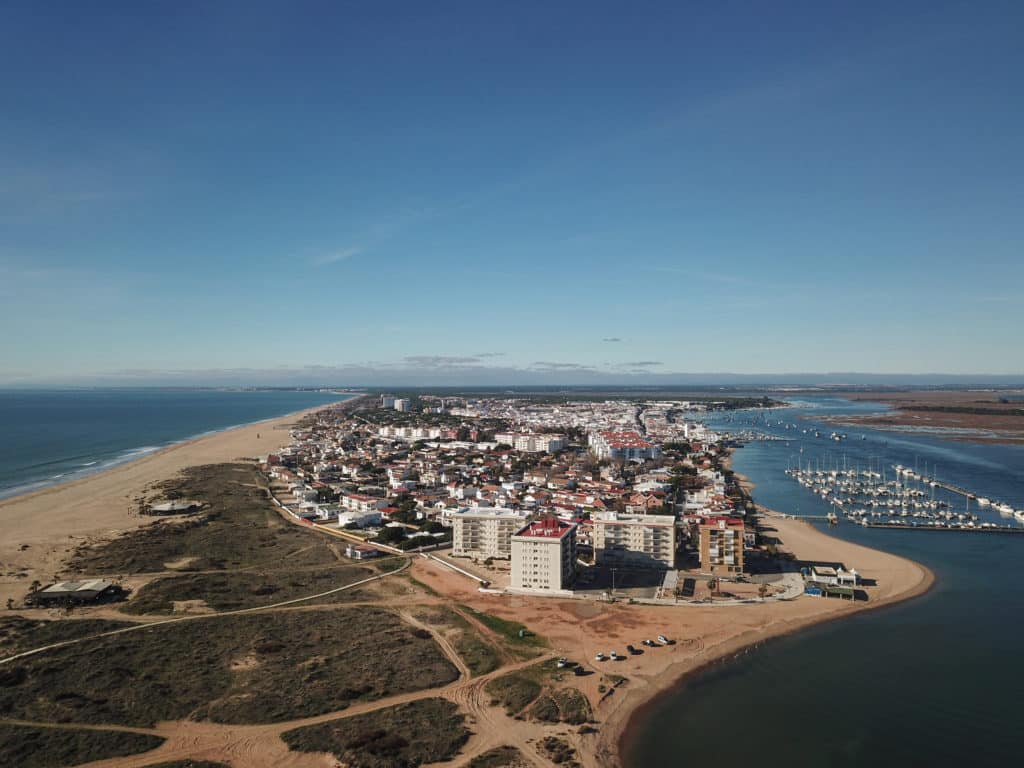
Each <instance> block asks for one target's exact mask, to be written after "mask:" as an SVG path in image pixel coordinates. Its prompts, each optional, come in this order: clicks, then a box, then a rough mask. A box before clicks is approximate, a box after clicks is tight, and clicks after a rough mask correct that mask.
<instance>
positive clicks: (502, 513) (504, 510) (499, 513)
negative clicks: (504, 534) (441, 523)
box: [449, 507, 528, 520]
mask: <svg viewBox="0 0 1024 768" xmlns="http://www.w3.org/2000/svg"><path fill="white" fill-rule="evenodd" d="M449 514H452V515H461V516H462V517H471V516H474V515H477V516H480V517H518V518H522V519H524V520H525V519H526V517H527V516H528V515H527V513H526V512H522V511H520V510H518V509H509V508H508V507H460V508H459V509H453V510H451V512H450V513H449Z"/></svg>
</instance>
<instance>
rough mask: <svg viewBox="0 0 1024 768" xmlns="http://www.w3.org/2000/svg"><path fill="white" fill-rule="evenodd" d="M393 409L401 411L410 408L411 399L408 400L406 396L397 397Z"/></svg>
mask: <svg viewBox="0 0 1024 768" xmlns="http://www.w3.org/2000/svg"><path fill="white" fill-rule="evenodd" d="M395 410H396V411H402V412H405V411H410V410H412V400H409V399H408V398H405V397H399V398H397V399H396V400H395Z"/></svg>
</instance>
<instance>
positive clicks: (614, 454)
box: [588, 430, 661, 461]
mask: <svg viewBox="0 0 1024 768" xmlns="http://www.w3.org/2000/svg"><path fill="white" fill-rule="evenodd" d="M588 440H589V443H590V450H592V451H593V452H594V455H595V456H597V458H599V459H613V460H616V461H645V460H647V459H656V458H658V457H659V456H660V455H661V451H660V450H659V449H658V446H656V445H654V444H653V443H651V442H648V441H647V440H645V439H644V438H643V437H642V436H641V435H640V433H639V432H636V431H635V430H625V431H621V432H612V431H607V430H603V431H600V432H591V433H590V436H589V438H588Z"/></svg>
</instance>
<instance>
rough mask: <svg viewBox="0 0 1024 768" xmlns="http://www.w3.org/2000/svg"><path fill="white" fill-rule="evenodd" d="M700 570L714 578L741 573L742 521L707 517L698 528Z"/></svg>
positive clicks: (732, 518) (734, 518) (736, 518)
mask: <svg viewBox="0 0 1024 768" xmlns="http://www.w3.org/2000/svg"><path fill="white" fill-rule="evenodd" d="M699 531H700V570H701V572H703V573H710V574H713V575H715V576H717V575H719V574H721V575H723V576H730V575H732V576H738V575H739V574H741V573H743V520H741V519H740V518H738V517H709V518H705V520H704V522H703V523H701V525H700V526H699Z"/></svg>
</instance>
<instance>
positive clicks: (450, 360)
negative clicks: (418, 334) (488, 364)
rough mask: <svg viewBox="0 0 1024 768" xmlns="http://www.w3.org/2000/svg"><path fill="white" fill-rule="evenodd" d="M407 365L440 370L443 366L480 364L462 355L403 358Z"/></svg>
mask: <svg viewBox="0 0 1024 768" xmlns="http://www.w3.org/2000/svg"><path fill="white" fill-rule="evenodd" d="M402 359H403V360H404V361H405V363H406V364H408V365H413V366H417V367H423V368H439V367H441V366H459V365H474V364H479V362H480V360H479V359H478V358H476V357H467V356H460V355H410V356H408V357H404V358H402Z"/></svg>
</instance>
